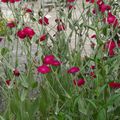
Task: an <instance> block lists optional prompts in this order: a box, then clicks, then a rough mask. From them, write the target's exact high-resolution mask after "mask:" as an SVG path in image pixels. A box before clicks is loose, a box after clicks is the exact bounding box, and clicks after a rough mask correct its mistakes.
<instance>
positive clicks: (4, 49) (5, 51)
mask: <svg viewBox="0 0 120 120" xmlns="http://www.w3.org/2000/svg"><path fill="white" fill-rule="evenodd" d="M8 52H9V49H8V48H6V47H4V48H2V49H1V55H2V56H5V55H6V54H7V53H8Z"/></svg>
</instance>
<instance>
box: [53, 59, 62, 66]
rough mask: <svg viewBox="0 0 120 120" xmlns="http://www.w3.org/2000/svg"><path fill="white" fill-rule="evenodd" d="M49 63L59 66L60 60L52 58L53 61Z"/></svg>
mask: <svg viewBox="0 0 120 120" xmlns="http://www.w3.org/2000/svg"><path fill="white" fill-rule="evenodd" d="M51 65H53V66H60V65H61V62H60V61H58V60H53V61H51Z"/></svg>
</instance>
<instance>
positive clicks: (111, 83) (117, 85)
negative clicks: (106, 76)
mask: <svg viewBox="0 0 120 120" xmlns="http://www.w3.org/2000/svg"><path fill="white" fill-rule="evenodd" d="M109 87H111V88H120V83H118V82H110V83H109Z"/></svg>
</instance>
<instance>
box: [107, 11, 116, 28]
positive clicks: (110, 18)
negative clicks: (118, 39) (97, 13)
mask: <svg viewBox="0 0 120 120" xmlns="http://www.w3.org/2000/svg"><path fill="white" fill-rule="evenodd" d="M107 22H108V24H109V25H113V26H114V27H116V26H117V25H118V20H117V18H116V17H115V16H114V15H112V13H111V12H109V13H108V16H107Z"/></svg>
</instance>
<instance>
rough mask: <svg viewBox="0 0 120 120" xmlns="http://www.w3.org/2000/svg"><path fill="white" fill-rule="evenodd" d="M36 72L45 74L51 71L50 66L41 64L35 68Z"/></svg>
mask: <svg viewBox="0 0 120 120" xmlns="http://www.w3.org/2000/svg"><path fill="white" fill-rule="evenodd" d="M37 71H38V73H42V74H46V73H49V72H51V68H50V67H48V66H47V65H41V66H39V67H38V68H37Z"/></svg>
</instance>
